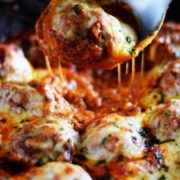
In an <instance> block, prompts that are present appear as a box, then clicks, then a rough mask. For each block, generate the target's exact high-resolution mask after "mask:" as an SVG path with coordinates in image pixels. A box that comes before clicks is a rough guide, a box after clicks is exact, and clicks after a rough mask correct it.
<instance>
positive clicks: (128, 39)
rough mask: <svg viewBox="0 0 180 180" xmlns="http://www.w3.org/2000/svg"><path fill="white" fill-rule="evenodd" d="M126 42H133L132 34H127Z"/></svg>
mask: <svg viewBox="0 0 180 180" xmlns="http://www.w3.org/2000/svg"><path fill="white" fill-rule="evenodd" d="M126 42H127V43H128V44H130V43H131V42H132V39H131V37H130V36H126Z"/></svg>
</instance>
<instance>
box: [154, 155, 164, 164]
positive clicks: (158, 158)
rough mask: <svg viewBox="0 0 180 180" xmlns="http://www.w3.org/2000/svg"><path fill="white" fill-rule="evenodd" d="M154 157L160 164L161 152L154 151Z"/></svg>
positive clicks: (161, 159)
mask: <svg viewBox="0 0 180 180" xmlns="http://www.w3.org/2000/svg"><path fill="white" fill-rule="evenodd" d="M154 157H155V158H156V160H157V162H158V163H159V164H162V161H163V156H162V154H159V153H155V154H154Z"/></svg>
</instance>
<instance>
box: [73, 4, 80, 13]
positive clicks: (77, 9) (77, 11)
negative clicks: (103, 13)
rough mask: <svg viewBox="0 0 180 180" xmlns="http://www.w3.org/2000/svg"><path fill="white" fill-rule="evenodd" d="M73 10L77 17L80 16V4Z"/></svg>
mask: <svg viewBox="0 0 180 180" xmlns="http://www.w3.org/2000/svg"><path fill="white" fill-rule="evenodd" d="M73 10H74V12H75V14H76V15H79V14H80V3H78V4H75V5H74V6H73Z"/></svg>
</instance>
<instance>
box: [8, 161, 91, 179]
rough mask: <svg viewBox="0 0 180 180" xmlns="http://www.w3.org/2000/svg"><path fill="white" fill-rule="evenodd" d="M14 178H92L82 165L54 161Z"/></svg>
mask: <svg viewBox="0 0 180 180" xmlns="http://www.w3.org/2000/svg"><path fill="white" fill-rule="evenodd" d="M11 179H12V180H33V179H36V180H42V179H43V180H75V179H77V180H91V177H90V176H89V174H88V173H87V172H86V171H85V170H84V169H83V168H81V167H80V166H78V165H73V164H69V163H60V162H56V163H55V162H52V163H48V164H46V165H44V166H42V167H34V168H32V169H30V170H29V171H28V172H27V173H25V174H24V175H22V176H18V177H13V178H11Z"/></svg>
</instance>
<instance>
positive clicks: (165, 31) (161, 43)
mask: <svg viewBox="0 0 180 180" xmlns="http://www.w3.org/2000/svg"><path fill="white" fill-rule="evenodd" d="M177 58H180V24H175V23H165V24H164V25H163V26H162V29H161V30H160V32H159V34H158V36H157V37H156V38H155V40H154V42H153V43H152V44H151V46H150V48H149V51H148V53H147V59H149V60H150V61H152V62H154V63H156V64H159V63H164V62H167V61H169V60H173V59H177Z"/></svg>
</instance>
